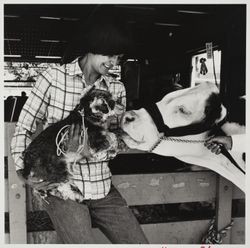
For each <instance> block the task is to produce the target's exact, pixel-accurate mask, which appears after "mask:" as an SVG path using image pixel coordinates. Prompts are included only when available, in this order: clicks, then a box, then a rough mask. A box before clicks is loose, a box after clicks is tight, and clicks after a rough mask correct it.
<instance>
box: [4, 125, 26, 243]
mask: <svg viewBox="0 0 250 248" xmlns="http://www.w3.org/2000/svg"><path fill="white" fill-rule="evenodd" d="M14 129H15V123H6V124H5V142H6V152H7V155H8V194H9V218H10V237H9V242H10V243H11V244H26V243H27V228H26V194H25V185H24V184H23V183H22V182H21V181H20V179H19V178H18V177H17V174H16V169H15V163H14V161H13V159H12V157H11V154H10V142H11V138H12V136H13V133H14Z"/></svg>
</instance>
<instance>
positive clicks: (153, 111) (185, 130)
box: [143, 103, 217, 137]
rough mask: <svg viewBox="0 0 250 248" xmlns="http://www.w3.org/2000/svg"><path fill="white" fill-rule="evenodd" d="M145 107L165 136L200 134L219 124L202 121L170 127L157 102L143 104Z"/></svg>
mask: <svg viewBox="0 0 250 248" xmlns="http://www.w3.org/2000/svg"><path fill="white" fill-rule="evenodd" d="M143 108H145V109H146V111H147V112H148V113H149V115H150V116H151V117H152V119H153V121H154V123H155V125H156V127H157V129H158V131H159V132H160V133H164V134H165V136H167V137H168V136H176V137H178V136H186V135H193V134H199V133H202V132H205V131H208V130H210V129H211V128H214V127H216V126H217V125H214V126H213V127H211V125H208V124H205V123H204V122H202V123H195V124H190V125H186V126H182V127H175V128H169V127H168V126H167V125H165V123H164V120H163V118H162V115H161V112H160V111H159V108H158V106H157V105H156V103H152V104H147V105H145V106H143Z"/></svg>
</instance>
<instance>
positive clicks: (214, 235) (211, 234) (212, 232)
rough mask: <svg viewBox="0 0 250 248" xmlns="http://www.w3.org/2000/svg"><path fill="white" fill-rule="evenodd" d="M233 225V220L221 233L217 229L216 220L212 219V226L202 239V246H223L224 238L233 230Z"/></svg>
mask: <svg viewBox="0 0 250 248" xmlns="http://www.w3.org/2000/svg"><path fill="white" fill-rule="evenodd" d="M233 224H234V221H233V220H232V221H231V223H230V224H229V225H227V226H226V227H224V228H223V229H221V230H220V231H217V230H216V227H215V219H212V221H211V223H210V226H209V228H208V231H207V233H206V234H205V235H204V237H203V238H202V241H201V243H202V244H221V243H222V238H224V237H226V236H227V231H229V230H230V229H231V228H232V226H233Z"/></svg>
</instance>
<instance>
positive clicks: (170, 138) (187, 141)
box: [149, 134, 208, 152]
mask: <svg viewBox="0 0 250 248" xmlns="http://www.w3.org/2000/svg"><path fill="white" fill-rule="evenodd" d="M163 140H168V141H172V142H183V143H189V144H197V143H204V142H206V141H207V140H208V139H205V140H193V139H180V138H173V137H166V136H165V135H164V134H162V135H161V136H160V138H159V139H158V141H157V142H156V143H155V144H154V145H153V146H152V147H151V148H150V149H149V152H153V150H154V149H155V148H156V147H157V146H158V145H159V144H160V143H161V142H162V141H163Z"/></svg>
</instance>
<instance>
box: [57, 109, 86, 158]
mask: <svg viewBox="0 0 250 248" xmlns="http://www.w3.org/2000/svg"><path fill="white" fill-rule="evenodd" d="M78 112H79V114H80V115H81V117H82V131H81V134H80V137H79V144H80V145H79V146H78V149H77V151H76V153H78V154H80V153H81V152H82V151H83V150H84V148H85V146H86V143H87V135H88V134H87V130H88V128H86V127H85V123H84V110H83V109H82V110H81V111H78ZM70 126H71V125H65V126H63V127H62V128H61V129H60V130H59V131H58V133H57V135H56V139H55V143H56V147H57V149H56V154H57V156H60V155H61V154H63V155H66V152H67V151H66V149H65V143H66V141H67V139H68V136H69V130H70ZM59 137H60V138H59Z"/></svg>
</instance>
